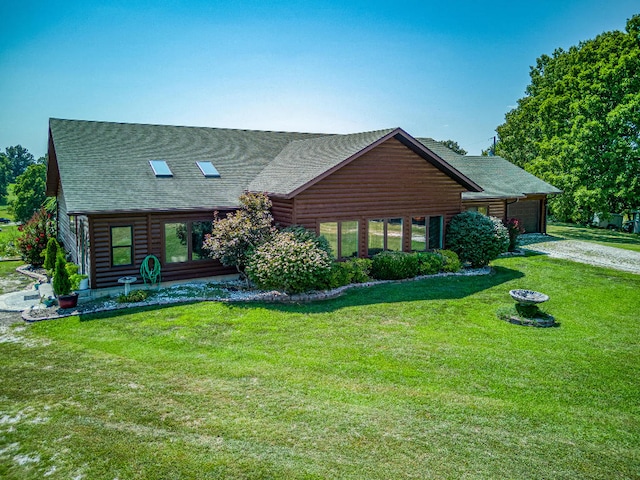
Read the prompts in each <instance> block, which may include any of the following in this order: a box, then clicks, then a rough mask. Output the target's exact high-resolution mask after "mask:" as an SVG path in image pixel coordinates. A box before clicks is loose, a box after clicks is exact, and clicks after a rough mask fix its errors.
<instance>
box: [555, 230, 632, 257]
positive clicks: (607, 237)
mask: <svg viewBox="0 0 640 480" xmlns="http://www.w3.org/2000/svg"><path fill="white" fill-rule="evenodd" d="M547 233H548V234H549V235H553V236H554V237H560V238H566V239H567V240H582V241H585V242H594V243H599V244H600V245H608V246H610V247H618V248H624V249H626V250H633V251H635V252H640V235H638V234H635V233H624V232H616V231H614V230H607V229H604V228H593V227H581V226H579V225H574V224H571V223H549V224H548V225H547Z"/></svg>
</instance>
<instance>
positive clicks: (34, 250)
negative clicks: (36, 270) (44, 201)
mask: <svg viewBox="0 0 640 480" xmlns="http://www.w3.org/2000/svg"><path fill="white" fill-rule="evenodd" d="M18 230H19V231H20V232H21V235H20V237H18V239H17V243H18V249H19V250H20V254H21V255H22V259H23V260H24V261H25V262H27V263H30V264H31V265H33V266H34V267H40V266H41V265H42V264H43V262H44V257H43V255H42V254H43V252H44V251H45V249H46V248H47V242H48V241H49V238H50V237H53V236H54V234H55V227H54V225H53V222H52V221H51V215H49V214H48V213H47V212H46V211H45V209H44V208H41V209H40V210H38V211H37V212H36V213H34V214H33V216H32V217H31V220H29V221H28V222H27V223H26V224H24V225H20V226H19V227H18Z"/></svg>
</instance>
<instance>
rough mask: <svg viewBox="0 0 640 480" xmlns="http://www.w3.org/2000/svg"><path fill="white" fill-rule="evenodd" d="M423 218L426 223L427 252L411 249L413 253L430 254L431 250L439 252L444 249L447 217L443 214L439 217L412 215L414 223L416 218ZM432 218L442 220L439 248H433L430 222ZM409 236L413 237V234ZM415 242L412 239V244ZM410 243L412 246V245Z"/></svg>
mask: <svg viewBox="0 0 640 480" xmlns="http://www.w3.org/2000/svg"><path fill="white" fill-rule="evenodd" d="M420 217H423V218H424V221H425V238H424V244H425V245H426V249H425V250H413V249H411V251H412V252H428V251H430V250H438V249H441V248H443V247H444V218H445V216H444V215H443V214H438V215H415V214H414V215H411V220H412V221H413V219H414V218H420ZM432 218H440V235H439V236H438V245H439V246H432V245H431V242H430V241H429V240H430V238H429V237H430V233H431V225H430V221H431V219H432ZM409 235H411V233H409ZM412 242H413V240H412V239H411V243H412ZM411 243H410V244H411Z"/></svg>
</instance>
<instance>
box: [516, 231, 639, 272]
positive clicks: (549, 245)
mask: <svg viewBox="0 0 640 480" xmlns="http://www.w3.org/2000/svg"><path fill="white" fill-rule="evenodd" d="M520 245H521V246H522V247H523V248H526V249H527V250H532V251H535V252H540V253H545V254H547V255H549V256H550V257H553V258H562V259H565V260H572V261H574V262H580V263H588V264H589V265H595V266H598V267H608V268H615V269H616V270H624V271H625V272H632V273H636V274H639V275H640V252H633V251H631V250H625V249H622V248H615V247H606V246H604V245H598V244H597V243H590V242H581V241H579V240H564V239H562V238H558V237H553V236H550V235H541V234H537V233H531V234H527V235H522V236H521V237H520Z"/></svg>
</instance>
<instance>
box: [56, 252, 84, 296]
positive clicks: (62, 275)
mask: <svg viewBox="0 0 640 480" xmlns="http://www.w3.org/2000/svg"><path fill="white" fill-rule="evenodd" d="M66 263H67V262H66V261H65V259H64V257H63V256H62V255H60V256H58V258H57V259H56V271H55V275H54V276H53V291H54V293H55V294H56V296H57V297H58V305H60V308H73V307H75V306H76V305H77V304H78V294H77V293H75V292H74V293H71V281H70V280H69V272H68V271H67V269H66V268H65V266H66Z"/></svg>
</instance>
